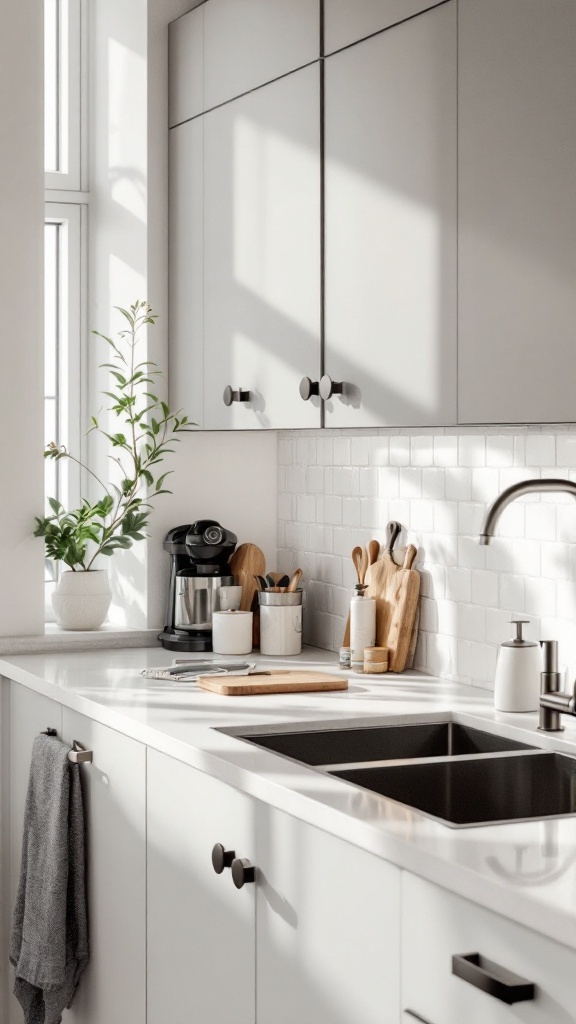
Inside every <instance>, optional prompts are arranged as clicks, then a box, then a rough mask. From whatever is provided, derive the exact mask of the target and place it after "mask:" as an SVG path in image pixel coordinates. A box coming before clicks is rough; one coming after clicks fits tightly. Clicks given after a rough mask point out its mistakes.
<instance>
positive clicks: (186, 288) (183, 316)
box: [168, 117, 204, 424]
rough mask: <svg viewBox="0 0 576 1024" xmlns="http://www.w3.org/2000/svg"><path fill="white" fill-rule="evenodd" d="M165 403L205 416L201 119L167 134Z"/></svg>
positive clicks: (193, 417) (198, 420) (197, 417)
mask: <svg viewBox="0 0 576 1024" xmlns="http://www.w3.org/2000/svg"><path fill="white" fill-rule="evenodd" d="M169 177H170V202H169V231H168V238H169V250H168V266H169V297H170V348H169V352H168V371H169V378H168V383H169V391H170V407H171V408H172V409H174V410H176V409H182V410H183V411H184V412H185V413H186V415H187V416H189V418H190V419H191V420H192V421H193V422H194V423H198V424H202V423H203V420H204V398H203V394H204V377H203V373H204V212H203V203H204V118H203V117H195V118H193V119H192V120H191V121H186V123H185V124H181V125H179V126H178V127H177V128H173V129H172V131H171V132H170V137H169Z"/></svg>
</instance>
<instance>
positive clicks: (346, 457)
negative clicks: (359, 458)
mask: <svg viewBox="0 0 576 1024" xmlns="http://www.w3.org/2000/svg"><path fill="white" fill-rule="evenodd" d="M350 449H351V440H350V438H349V437H335V438H334V465H335V466H349V465H350Z"/></svg>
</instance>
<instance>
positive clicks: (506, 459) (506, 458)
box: [486, 434, 514, 469]
mask: <svg viewBox="0 0 576 1024" xmlns="http://www.w3.org/2000/svg"><path fill="white" fill-rule="evenodd" d="M486 465H487V466H493V467H494V468H495V469H500V468H501V467H504V466H513V465H514V438H513V437H511V436H509V435H508V434H492V435H489V436H488V437H487V438H486Z"/></svg>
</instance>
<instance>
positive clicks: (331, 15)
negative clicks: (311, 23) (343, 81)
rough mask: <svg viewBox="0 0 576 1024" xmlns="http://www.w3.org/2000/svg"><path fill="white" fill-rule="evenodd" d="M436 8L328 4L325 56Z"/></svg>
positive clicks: (403, 1)
mask: <svg viewBox="0 0 576 1024" xmlns="http://www.w3.org/2000/svg"><path fill="white" fill-rule="evenodd" d="M439 2H441V0H439ZM433 6H434V0H325V3H324V53H325V54H329V53H334V51H335V50H340V49H342V47H343V46H349V45H350V43H357V42H358V40H359V39H365V38H366V36H371V35H373V34H374V33H375V32H380V31H381V30H382V29H384V28H390V26H391V25H396V24H397V23H398V22H400V21H405V20H406V19H407V18H412V17H413V16H414V15H415V14H419V13H420V12H421V11H425V10H427V9H428V8H429V7H433Z"/></svg>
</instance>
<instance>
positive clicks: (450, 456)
mask: <svg viewBox="0 0 576 1024" xmlns="http://www.w3.org/2000/svg"><path fill="white" fill-rule="evenodd" d="M434 465H435V466H442V468H443V469H445V468H446V467H448V466H457V465H458V438H457V437H454V436H451V435H449V434H442V435H440V436H439V437H435V438H434Z"/></svg>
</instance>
